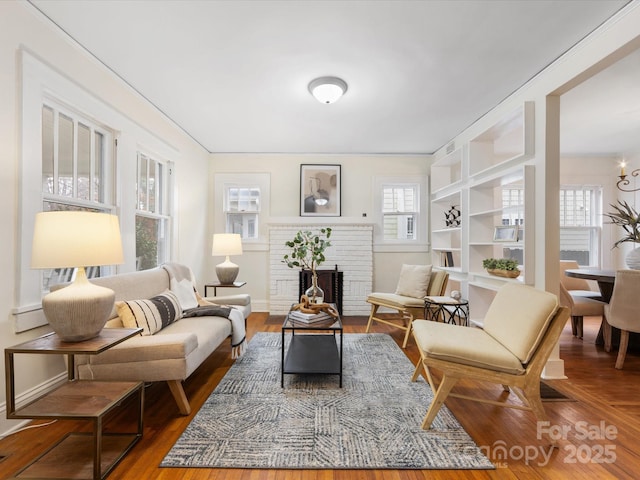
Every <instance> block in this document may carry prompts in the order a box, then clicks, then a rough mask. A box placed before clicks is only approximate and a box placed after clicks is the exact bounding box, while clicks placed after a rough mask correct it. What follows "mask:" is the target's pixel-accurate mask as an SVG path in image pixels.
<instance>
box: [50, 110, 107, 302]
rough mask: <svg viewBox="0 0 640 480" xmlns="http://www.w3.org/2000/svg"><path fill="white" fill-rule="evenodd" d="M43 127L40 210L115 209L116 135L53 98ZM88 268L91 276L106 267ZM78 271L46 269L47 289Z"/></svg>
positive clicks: (94, 275) (69, 278)
mask: <svg viewBox="0 0 640 480" xmlns="http://www.w3.org/2000/svg"><path fill="white" fill-rule="evenodd" d="M41 131H42V162H41V165H42V172H41V173H42V210H43V211H69V210H83V211H93V212H105V213H111V212H113V211H114V210H115V205H114V204H113V198H114V194H113V192H114V182H113V170H114V167H113V163H114V162H113V154H112V147H111V145H112V144H113V133H112V132H111V131H110V130H109V129H107V128H105V127H104V126H101V125H98V124H96V123H94V122H93V121H91V120H89V119H88V118H86V116H85V115H82V114H81V113H78V112H75V111H73V110H71V109H68V108H66V107H64V106H62V105H60V104H58V103H56V102H54V101H51V100H47V101H46V102H45V103H44V104H43V106H42V129H41ZM85 267H89V268H87V275H88V276H89V277H90V278H91V277H96V276H100V274H101V270H102V269H103V268H107V267H99V266H90V265H85ZM74 274H75V269H72V268H65V269H53V270H47V271H44V272H43V289H44V290H45V291H47V290H49V288H50V287H51V286H52V285H55V284H56V283H61V282H68V281H71V280H72V279H73V276H74Z"/></svg>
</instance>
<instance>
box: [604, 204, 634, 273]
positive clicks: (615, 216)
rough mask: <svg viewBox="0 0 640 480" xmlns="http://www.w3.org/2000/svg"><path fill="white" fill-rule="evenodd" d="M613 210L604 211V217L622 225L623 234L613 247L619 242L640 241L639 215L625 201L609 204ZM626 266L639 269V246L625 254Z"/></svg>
mask: <svg viewBox="0 0 640 480" xmlns="http://www.w3.org/2000/svg"><path fill="white" fill-rule="evenodd" d="M611 207H612V208H613V210H614V211H613V212H610V213H605V214H604V215H605V217H608V218H609V220H611V222H610V223H612V224H614V225H618V226H620V227H622V229H623V230H624V236H623V237H622V238H621V239H620V240H618V241H617V242H616V243H614V244H613V248H616V247H618V246H619V245H620V244H621V243H625V242H631V243H640V215H639V214H638V212H637V211H636V210H635V209H634V208H633V207H632V206H631V205H629V204H628V203H627V202H621V201H620V200H618V203H617V204H615V205H614V204H611ZM625 260H626V262H627V266H628V267H629V268H633V269H635V270H639V269H640V247H638V248H634V249H633V250H631V251H630V252H629V253H628V254H627V256H626V259H625Z"/></svg>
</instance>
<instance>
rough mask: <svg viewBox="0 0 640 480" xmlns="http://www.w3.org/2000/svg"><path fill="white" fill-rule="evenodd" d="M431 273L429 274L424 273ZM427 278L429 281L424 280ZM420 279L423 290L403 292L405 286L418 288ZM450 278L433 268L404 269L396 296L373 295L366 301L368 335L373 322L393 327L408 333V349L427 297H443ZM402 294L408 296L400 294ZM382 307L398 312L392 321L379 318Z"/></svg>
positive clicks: (420, 288) (416, 289)
mask: <svg viewBox="0 0 640 480" xmlns="http://www.w3.org/2000/svg"><path fill="white" fill-rule="evenodd" d="M427 271H428V274H427V273H425V272H427ZM425 275H426V277H425ZM418 277H421V278H422V279H423V280H426V281H424V284H423V285H422V286H419V287H417V288H415V293H411V292H410V291H406V289H404V288H402V284H403V283H413V284H419V283H420V280H419V279H418V280H415V281H414V279H416V278H418ZM448 281H449V274H448V273H447V272H445V271H443V270H434V271H432V270H431V266H430V265H426V266H425V265H403V266H402V269H401V272H400V280H399V282H398V289H396V292H395V293H382V292H373V293H371V294H369V296H368V297H367V302H368V303H370V304H371V313H370V315H369V321H368V322H367V330H366V331H367V333H368V332H369V329H370V328H371V325H372V324H373V322H374V321H376V322H380V323H384V324H385V325H390V326H392V327H396V328H399V329H401V330H404V331H405V335H404V339H403V342H402V348H405V347H406V346H407V341H408V340H409V334H410V333H411V324H412V322H413V320H414V319H416V318H423V317H424V306H425V303H424V297H425V296H441V295H444V292H445V291H446V289H447V282H448ZM398 292H401V293H409V294H408V295H407V294H400V293H398ZM380 307H383V308H388V309H391V310H395V311H396V312H397V315H395V316H393V317H380V316H378V315H379V313H378V309H379V308H380Z"/></svg>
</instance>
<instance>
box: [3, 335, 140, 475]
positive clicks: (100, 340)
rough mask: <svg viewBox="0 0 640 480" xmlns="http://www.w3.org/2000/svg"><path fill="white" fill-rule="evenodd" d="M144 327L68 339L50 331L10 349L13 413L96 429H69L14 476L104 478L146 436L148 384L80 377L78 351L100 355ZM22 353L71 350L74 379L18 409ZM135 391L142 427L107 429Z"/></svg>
mask: <svg viewBox="0 0 640 480" xmlns="http://www.w3.org/2000/svg"><path fill="white" fill-rule="evenodd" d="M141 330H142V329H140V328H136V329H125V328H106V329H104V330H102V333H100V335H98V336H97V337H96V338H92V339H90V340H85V341H82V342H62V341H61V340H60V339H59V337H58V336H57V335H56V334H55V333H50V334H48V335H44V336H42V337H39V338H36V339H34V340H30V341H27V342H24V343H21V344H19V345H15V346H13V347H10V348H6V349H5V351H4V357H5V374H6V388H7V418H9V419H26V418H28V419H73V420H87V421H91V422H92V423H93V433H69V434H68V435H67V436H65V437H64V438H63V439H62V440H60V441H59V442H58V443H57V444H55V445H54V446H52V447H51V448H50V449H49V450H48V451H46V452H45V453H44V454H42V455H40V456H39V457H38V458H36V459H35V460H34V461H33V462H32V463H30V464H29V465H27V466H26V467H24V468H23V469H22V470H20V471H19V472H18V473H16V474H15V476H13V477H11V478H15V479H24V478H57V479H61V478H74V479H92V480H102V479H104V478H105V477H106V476H107V475H108V474H109V473H110V472H111V470H112V469H113V468H114V467H115V466H116V464H117V463H118V462H119V461H120V460H121V459H122V458H123V457H124V456H125V455H126V454H127V452H128V451H129V450H131V448H132V447H133V446H134V445H135V443H136V442H137V441H138V440H139V439H140V438H141V437H142V417H143V408H144V383H143V382H108V381H94V380H75V378H74V370H75V362H74V356H75V355H79V354H83V355H96V354H98V353H100V352H103V351H105V350H107V349H109V348H111V347H113V346H114V345H117V344H118V343H121V342H123V341H125V340H126V339H128V338H130V337H132V336H134V335H137V334H138V333H140V331H141ZM19 353H20V354H58V355H59V354H63V355H67V357H68V372H67V375H68V379H69V380H68V381H67V382H66V383H64V384H63V385H62V386H60V387H58V388H56V389H54V390H53V391H51V392H48V393H46V394H44V395H42V396H41V397H39V398H37V399H36V400H34V401H32V402H31V403H29V404H27V405H24V406H21V407H19V408H16V401H15V370H14V368H15V363H14V356H15V355H16V354H19ZM134 395H137V405H138V422H137V431H136V432H123V433H105V432H103V420H104V418H105V416H106V415H107V414H108V413H109V412H111V411H112V410H113V409H115V408H116V407H118V406H120V405H121V404H122V402H123V401H124V400H126V399H128V398H129V397H132V396H134ZM60 459H64V460H65V461H64V462H61V461H60Z"/></svg>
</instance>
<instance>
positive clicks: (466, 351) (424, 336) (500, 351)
mask: <svg viewBox="0 0 640 480" xmlns="http://www.w3.org/2000/svg"><path fill="white" fill-rule="evenodd" d="M413 337H414V338H415V339H416V344H417V345H418V348H419V349H420V350H421V351H422V352H423V354H424V355H426V356H428V357H431V358H436V359H439V360H445V361H447V362H453V363H460V364H463V365H469V366H472V367H479V368H484V369H489V370H494V371H498V372H506V373H511V374H516V375H519V374H523V373H524V371H525V369H524V367H523V366H522V364H521V363H520V360H519V359H518V357H516V356H515V355H514V354H513V353H511V352H510V351H509V350H508V349H507V348H505V347H504V346H503V345H501V344H500V342H498V341H497V340H496V339H495V338H493V337H492V336H491V335H488V334H487V333H486V332H485V331H484V330H481V329H479V328H470V327H463V326H460V325H451V324H449V323H440V322H431V321H428V320H414V321H413ZM470 347H471V348H470Z"/></svg>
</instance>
